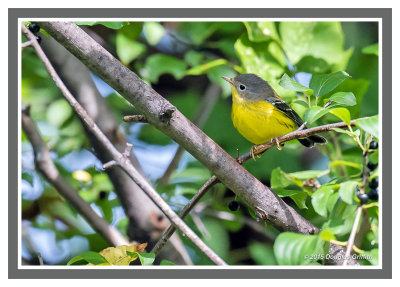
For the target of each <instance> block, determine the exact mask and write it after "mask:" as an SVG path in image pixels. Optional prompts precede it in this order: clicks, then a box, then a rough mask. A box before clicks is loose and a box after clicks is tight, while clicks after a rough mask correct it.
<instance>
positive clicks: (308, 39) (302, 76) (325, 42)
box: [21, 22, 379, 265]
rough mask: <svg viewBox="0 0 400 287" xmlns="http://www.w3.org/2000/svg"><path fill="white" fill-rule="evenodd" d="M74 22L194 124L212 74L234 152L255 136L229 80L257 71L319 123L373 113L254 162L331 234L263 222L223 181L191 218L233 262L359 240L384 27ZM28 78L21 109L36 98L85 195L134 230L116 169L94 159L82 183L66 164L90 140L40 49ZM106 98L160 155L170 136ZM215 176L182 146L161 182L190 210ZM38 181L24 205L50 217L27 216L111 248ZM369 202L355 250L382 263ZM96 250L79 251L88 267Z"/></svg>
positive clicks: (25, 58)
mask: <svg viewBox="0 0 400 287" xmlns="http://www.w3.org/2000/svg"><path fill="white" fill-rule="evenodd" d="M77 24H79V25H85V26H87V27H88V28H89V29H93V30H94V31H96V32H97V33H99V36H100V37H103V38H104V40H105V41H107V43H108V44H109V45H111V46H112V48H113V49H114V50H115V53H116V55H117V57H118V58H119V60H120V61H121V62H122V63H123V64H124V65H126V66H128V67H129V68H130V69H132V70H133V71H134V72H135V73H137V74H138V75H139V76H140V77H141V78H142V79H143V80H144V81H145V82H146V83H148V84H149V85H151V86H152V87H153V88H154V89H155V90H156V91H158V92H159V93H161V94H162V95H163V96H164V97H166V98H167V99H168V100H169V101H171V103H172V104H174V105H175V106H176V107H177V108H178V109H179V110H180V111H181V112H182V113H183V114H184V115H185V116H187V117H188V118H189V119H193V118H194V115H195V114H196V113H197V111H198V107H199V106H200V104H199V103H200V102H202V101H203V99H204V92H205V91H206V88H207V87H208V86H209V85H210V84H211V83H216V84H218V85H220V87H221V91H222V96H221V97H220V98H219V99H218V101H217V103H216V104H215V106H214V107H213V109H212V112H211V114H210V116H209V117H208V119H207V121H206V123H205V125H204V127H203V131H204V132H205V133H206V134H207V135H208V136H209V137H210V138H212V139H213V140H214V141H215V142H216V143H217V144H218V145H220V146H221V147H222V148H223V149H225V150H226V151H227V152H228V153H229V154H230V155H231V156H233V157H236V155H237V154H238V153H239V154H243V153H245V152H248V151H249V149H250V147H251V143H249V142H248V141H246V140H245V139H244V138H243V137H242V136H241V135H240V134H239V133H238V132H237V131H236V129H235V128H234V127H233V124H232V122H231V120H230V112H231V111H230V110H231V108H230V105H231V98H230V87H229V85H228V84H227V83H226V82H225V81H223V80H222V79H221V77H222V76H227V77H233V76H235V75H236V74H238V73H255V74H257V75H259V76H260V77H262V78H263V79H265V80H267V81H269V82H270V84H271V86H272V87H273V88H274V89H275V90H276V91H277V93H278V94H279V95H280V96H282V97H283V98H284V99H285V100H286V101H287V102H289V103H290V104H291V106H292V107H293V108H294V109H295V110H296V111H297V112H298V113H299V114H300V115H301V116H302V117H303V119H305V120H307V122H308V126H316V125H321V124H327V123H331V122H337V121H341V120H343V121H345V122H349V121H350V119H356V118H359V117H364V116H374V117H371V118H369V119H366V120H360V121H357V124H356V126H355V127H353V128H349V129H347V130H336V131H335V132H329V133H326V134H325V135H324V136H326V137H327V138H328V140H329V143H328V144H326V145H325V146H320V147H318V148H314V149H305V148H303V147H302V146H300V144H299V143H297V142H295V141H294V142H288V143H286V144H285V147H284V148H283V150H282V151H279V150H277V149H275V148H274V149H271V150H268V151H267V152H266V153H265V154H264V155H263V156H262V157H261V158H260V159H257V160H256V161H253V160H249V161H248V162H246V163H245V164H244V166H245V168H246V169H247V170H249V172H251V173H252V174H253V175H255V176H256V177H257V178H258V179H260V180H261V181H262V182H264V183H265V184H267V185H268V186H271V187H272V188H273V189H274V191H275V192H276V193H277V195H278V196H280V197H282V198H283V199H284V200H285V202H287V203H288V204H290V205H291V206H292V207H294V208H295V209H296V210H297V211H298V212H299V213H300V214H301V215H303V216H304V217H305V218H306V219H308V220H309V221H311V222H312V223H314V224H315V225H317V227H318V228H320V229H321V232H320V233H319V234H317V235H300V234H294V233H289V232H283V233H279V232H278V231H277V230H276V229H275V228H274V227H272V226H271V225H269V224H266V225H265V226H263V225H261V224H259V223H257V222H256V221H255V220H254V219H253V217H252V216H254V212H253V211H251V210H249V209H247V207H246V206H245V205H244V204H243V203H242V202H240V199H238V198H235V195H234V194H233V193H232V192H231V191H230V190H226V188H225V187H224V186H222V185H221V184H219V185H217V186H215V187H214V188H212V189H211V190H210V191H209V192H208V193H207V194H206V195H205V197H204V199H202V201H201V209H200V211H194V215H193V216H189V217H188V218H187V220H186V222H187V223H188V224H189V226H190V227H191V228H193V229H194V231H195V232H196V233H198V234H199V235H200V236H201V237H202V239H203V240H204V241H205V242H206V243H207V244H208V245H209V246H210V247H212V248H213V249H214V250H215V251H216V252H217V253H218V254H219V255H220V256H221V257H222V258H223V259H224V260H226V261H227V262H228V263H229V264H234V265H240V264H260V265H274V264H282V265H298V264H306V265H309V264H323V263H324V259H323V258H322V257H324V255H325V254H326V252H327V249H326V246H327V245H328V242H329V241H330V240H339V241H347V240H348V236H349V233H350V231H351V228H352V225H353V223H354V216H355V210H356V208H357V205H358V202H359V200H358V198H357V196H356V193H355V189H356V186H360V184H361V178H360V174H361V171H362V153H363V151H362V148H364V149H366V147H367V146H366V145H367V142H368V141H367V140H368V138H369V135H371V136H373V137H375V138H374V140H375V141H377V137H378V135H379V122H378V116H377V114H378V111H379V109H378V57H379V51H378V43H377V41H378V36H377V35H378V28H377V27H378V24H377V23H373V22H370V23H369V22H345V23H339V22H182V23H180V22H146V23H141V22H140V23H139V22H135V23H128V22H79V23H78V22H77ZM21 83H22V86H21V91H22V93H21V94H22V104H29V105H31V116H32V118H33V119H34V120H35V121H36V122H37V123H38V126H39V129H40V132H41V134H42V136H43V138H44V139H45V141H46V143H47V144H48V146H49V148H50V149H51V150H52V152H53V155H54V160H55V162H56V164H57V166H58V167H59V169H60V172H61V174H62V175H63V176H64V177H65V178H66V179H67V180H68V181H69V182H70V183H71V184H72V185H73V186H74V187H75V188H76V189H78V190H79V194H80V195H81V196H82V197H83V198H84V199H85V200H86V201H87V202H89V203H90V204H91V205H92V206H95V207H96V208H98V210H99V211H100V213H101V214H102V215H103V217H104V218H105V219H106V220H107V221H108V222H110V223H112V224H115V225H116V227H117V228H118V229H119V230H120V231H121V232H122V233H123V234H126V233H125V232H126V230H125V229H126V227H127V225H128V222H127V219H126V218H121V217H117V218H116V210H117V208H118V207H119V206H120V203H119V201H118V199H117V198H115V193H114V191H113V186H112V185H111V184H110V182H109V180H108V178H107V176H106V175H105V174H103V173H101V172H99V170H97V169H96V168H94V167H93V165H92V167H89V168H86V172H87V173H88V174H89V180H86V181H82V180H77V178H76V176H74V175H72V174H71V172H70V171H68V167H66V166H63V165H62V163H61V159H62V157H63V156H64V155H68V154H70V153H72V152H73V151H76V150H80V149H86V150H91V147H90V146H89V143H88V140H87V138H86V136H85V134H84V132H83V129H82V126H81V123H80V121H79V120H78V119H77V118H76V116H75V115H74V114H73V111H72V109H71V108H70V107H69V105H68V104H67V102H66V101H65V100H64V99H63V98H62V97H61V96H60V94H59V91H58V89H57V87H56V86H55V85H54V83H53V81H52V80H51V79H50V77H49V76H48V74H47V72H46V71H45V69H44V67H43V64H42V63H41V62H40V61H39V60H38V58H37V57H36V55H35V54H34V52H33V50H32V49H30V48H26V49H24V50H23V53H22V82H21ZM103 96H105V97H107V103H108V105H109V107H110V109H111V110H112V111H113V112H114V114H115V115H116V118H117V119H118V120H119V121H120V124H121V128H122V130H123V131H124V132H125V133H126V134H127V136H128V137H133V138H134V139H135V140H137V141H138V142H140V143H141V144H142V145H143V146H145V147H148V148H150V147H152V148H156V149H154V151H153V152H154V153H157V147H161V146H167V145H172V144H173V142H172V140H171V139H169V138H168V137H167V136H165V135H164V134H162V133H161V132H160V131H158V130H157V129H155V128H154V127H153V126H151V125H148V124H143V125H140V126H136V128H132V129H131V128H129V125H127V124H126V123H123V122H122V116H123V115H126V114H129V113H136V112H137V111H136V110H135V108H134V107H132V106H131V105H129V104H127V101H126V100H124V99H123V98H122V97H120V96H119V95H117V94H115V93H111V94H104V95H103ZM22 141H23V143H26V142H27V139H26V137H24V135H23V134H22ZM369 159H370V160H371V161H372V162H374V163H376V162H378V152H377V151H374V152H373V151H370V153H369ZM24 160H26V161H29V160H28V159H27V158H23V161H24ZM22 164H23V166H24V164H26V165H27V166H28V165H29V164H28V163H24V162H23V163H22ZM142 164H143V163H142ZM164 164H165V163H164ZM144 169H145V170H146V166H144ZM378 174H379V173H378V169H376V170H375V171H372V172H371V178H374V177H377V176H378ZM33 175H35V172H34V171H32V170H29V168H26V169H24V172H23V174H22V180H23V181H25V182H26V183H28V184H30V185H31V186H32V185H33V184H34V176H33ZM210 176H211V174H210V173H209V171H208V170H207V169H205V168H204V167H203V166H202V165H201V164H200V163H199V162H198V161H197V160H195V159H194V158H193V157H191V156H190V155H188V154H185V155H184V157H183V159H182V160H181V163H180V165H179V167H178V169H177V170H176V171H174V173H173V174H172V176H171V178H170V181H169V183H168V184H163V185H161V184H157V182H153V183H154V185H155V186H156V187H157V190H158V191H159V192H160V194H161V195H162V196H163V197H164V199H166V200H167V201H168V202H169V203H171V204H174V205H175V207H176V208H177V209H180V208H181V207H183V204H185V203H186V202H187V201H188V200H189V199H190V198H191V197H192V196H193V195H194V194H195V193H196V192H197V190H198V189H199V188H200V187H201V186H202V184H203V183H204V182H205V181H206V180H207V179H208V178H209V177H210ZM40 181H41V182H42V183H43V186H44V187H43V190H42V191H41V194H40V195H39V196H37V198H36V199H34V200H32V199H26V198H25V197H26V194H25V193H24V191H23V193H22V207H23V210H22V211H23V214H29V212H30V211H32V209H33V207H34V206H39V212H38V214H36V215H35V216H30V217H29V216H27V217H24V216H23V218H25V220H29V221H30V222H31V224H32V226H34V227H37V228H41V229H46V230H51V231H53V232H54V233H55V234H56V238H57V240H62V239H68V238H72V237H73V236H77V235H80V236H82V235H84V236H85V238H86V239H87V240H88V242H89V248H90V250H91V251H96V252H98V251H100V250H103V249H104V248H105V247H106V242H104V240H102V239H101V238H100V236H98V235H97V234H95V233H93V232H92V231H90V228H89V227H88V226H87V225H85V223H84V221H83V220H82V219H81V218H80V217H79V215H78V214H77V213H76V211H74V210H73V209H72V208H70V206H69V205H68V203H66V202H65V201H64V200H63V199H61V197H60V196H58V195H57V193H56V192H55V190H54V189H53V187H51V186H49V185H48V184H47V183H46V182H45V181H44V179H43V178H41V177H40ZM369 190H370V188H369V187H367V191H369ZM232 200H238V201H239V202H240V208H239V210H237V211H230V210H229V209H228V207H227V206H228V203H229V202H230V201H232ZM366 210H367V215H365V214H364V215H363V216H368V217H367V218H366V221H365V222H367V223H365V224H367V225H368V226H367V229H366V231H363V232H364V234H362V235H363V236H362V238H361V240H359V241H358V242H357V244H359V245H357V247H358V248H359V249H361V253H362V254H366V255H373V256H372V258H373V259H371V260H362V261H361V262H362V264H366V265H369V264H377V262H378V257H377V256H378V244H379V240H378V239H379V232H378V231H379V225H378V222H379V210H378V206H377V204H376V203H375V202H372V203H371V202H370V204H369V206H368V208H367V209H366ZM228 215H229V216H228ZM44 219H45V220H44ZM56 220H61V221H62V222H63V223H64V224H65V225H66V228H63V229H60V228H57V227H56V224H55V223H54V222H55V221H56ZM249 222H251V223H249ZM255 225H256V226H255ZM260 229H261V232H260ZM260 234H261V235H260ZM182 240H183V242H184V244H185V246H186V248H187V250H188V252H189V254H190V255H191V257H192V260H193V261H194V263H195V264H210V261H209V260H208V259H207V258H206V257H205V255H204V254H202V253H201V252H199V251H198V250H197V249H196V248H195V246H194V245H193V244H192V243H191V242H190V241H189V240H188V239H187V238H186V237H182ZM71 248H72V247H71ZM359 252H360V251H359ZM311 254H319V255H321V254H322V257H315V258H310V257H308V258H306V257H307V256H309V255H311ZM74 255H77V254H71V256H70V257H69V258H64V259H63V260H59V263H60V264H65V263H66V262H68V261H69V260H70V259H71V257H73V256H74ZM92 255H93V254H91V253H85V254H81V255H80V256H81V257H82V258H86V259H87V260H86V261H88V262H90V261H89V260H92V257H91V256H92ZM306 255H307V256H306ZM96 256H97V255H96ZM95 258H97V257H95ZM142 259H143V260H145V258H144V257H143V258H142ZM142 259H141V260H142ZM96 262H97V261H96ZM151 262H153V261H151ZM164 263H165V262H164ZM167 263H168V262H167ZM167 263H165V264H167Z"/></svg>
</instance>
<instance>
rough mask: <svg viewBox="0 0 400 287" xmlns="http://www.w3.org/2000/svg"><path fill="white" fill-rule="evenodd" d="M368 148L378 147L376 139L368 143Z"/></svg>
mask: <svg viewBox="0 0 400 287" xmlns="http://www.w3.org/2000/svg"><path fill="white" fill-rule="evenodd" d="M369 148H370V149H377V148H378V143H377V142H376V141H372V142H371V143H370V144H369Z"/></svg>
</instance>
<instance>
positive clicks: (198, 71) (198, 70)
mask: <svg viewBox="0 0 400 287" xmlns="http://www.w3.org/2000/svg"><path fill="white" fill-rule="evenodd" d="M227 63H228V61H227V60H225V59H217V60H214V61H211V62H208V63H205V64H203V65H200V66H196V67H193V68H191V69H189V70H187V71H186V75H192V76H194V75H195V76H197V75H202V74H205V73H207V72H208V71H209V70H210V69H212V68H214V67H218V66H221V65H226V64H227Z"/></svg>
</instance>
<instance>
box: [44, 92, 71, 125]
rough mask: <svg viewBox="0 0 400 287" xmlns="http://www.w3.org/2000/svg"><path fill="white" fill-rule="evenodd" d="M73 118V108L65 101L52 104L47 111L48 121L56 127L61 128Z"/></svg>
mask: <svg viewBox="0 0 400 287" xmlns="http://www.w3.org/2000/svg"><path fill="white" fill-rule="evenodd" d="M71 116H72V108H71V106H70V105H69V104H68V102H67V101H66V100H64V99H60V100H56V101H54V102H52V103H51V104H50V106H49V107H48V109H47V111H46V119H47V121H48V122H49V123H51V124H53V125H54V126H57V127H61V126H62V125H63V124H64V123H65V122H66V121H67V120H68V119H69V118H70V117H71Z"/></svg>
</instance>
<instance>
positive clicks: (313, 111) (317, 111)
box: [304, 104, 336, 125]
mask: <svg viewBox="0 0 400 287" xmlns="http://www.w3.org/2000/svg"><path fill="white" fill-rule="evenodd" d="M335 106H336V105H335V104H333V105H330V106H328V107H327V108H321V107H319V106H314V107H311V108H309V109H308V110H306V113H305V115H304V118H305V121H306V122H307V124H309V125H310V124H312V123H313V122H315V121H316V120H318V119H319V118H321V117H323V116H324V115H326V114H327V113H329V112H330V111H331V110H333V109H334V108H335Z"/></svg>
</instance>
